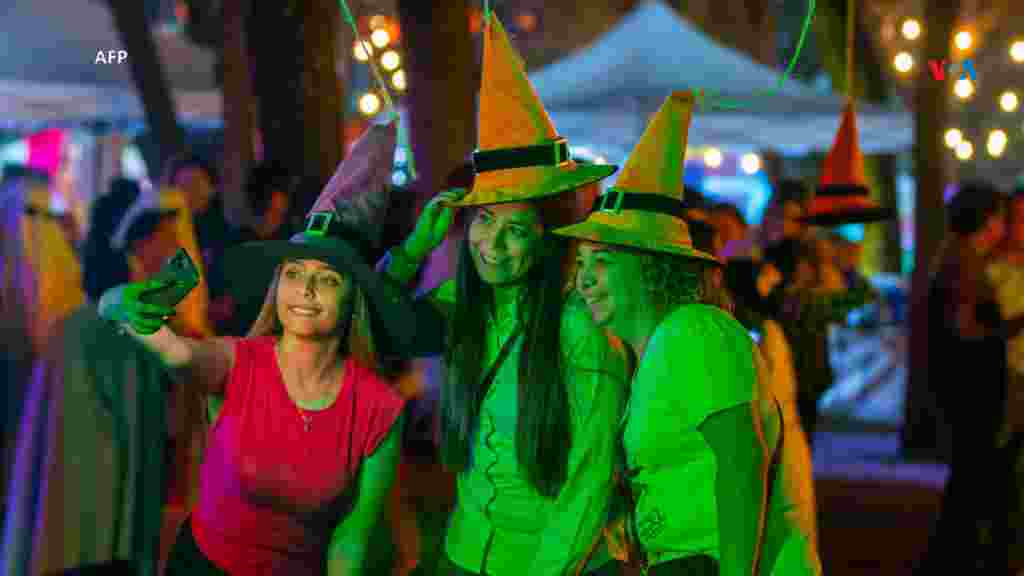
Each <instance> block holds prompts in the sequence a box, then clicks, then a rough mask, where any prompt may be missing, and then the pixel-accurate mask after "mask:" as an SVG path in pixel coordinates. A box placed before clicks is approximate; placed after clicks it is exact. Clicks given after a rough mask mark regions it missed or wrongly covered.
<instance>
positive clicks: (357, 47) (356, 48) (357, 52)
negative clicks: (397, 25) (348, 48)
mask: <svg viewBox="0 0 1024 576" xmlns="http://www.w3.org/2000/svg"><path fill="white" fill-rule="evenodd" d="M372 53H373V47H372V46H370V43H369V42H366V41H363V42H360V41H358V40H356V41H355V42H354V43H353V44H352V55H353V56H355V57H356V60H359V61H360V62H366V61H367V60H369V59H370V54H372Z"/></svg>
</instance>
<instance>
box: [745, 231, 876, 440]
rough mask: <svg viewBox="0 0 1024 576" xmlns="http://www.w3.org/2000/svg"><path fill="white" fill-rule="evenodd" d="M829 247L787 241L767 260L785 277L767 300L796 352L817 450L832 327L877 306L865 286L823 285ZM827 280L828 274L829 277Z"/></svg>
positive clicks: (804, 411)
mask: <svg viewBox="0 0 1024 576" xmlns="http://www.w3.org/2000/svg"><path fill="white" fill-rule="evenodd" d="M827 252H828V248H822V245H821V244H820V243H819V242H817V241H815V240H808V239H799V240H798V239H795V238H789V239H786V240H782V241H781V242H779V243H777V244H775V245H773V246H772V247H770V248H769V249H768V250H766V253H765V258H766V260H767V261H768V262H771V263H772V264H773V265H774V266H775V268H777V269H778V270H779V272H780V273H781V274H782V278H783V281H782V284H781V285H780V286H779V287H777V288H776V289H775V291H774V292H773V293H772V294H771V295H769V298H768V300H769V304H768V306H769V309H771V310H772V311H773V317H774V318H775V320H777V321H778V322H779V324H780V325H781V326H782V329H783V331H784V332H785V335H786V339H787V340H788V341H789V343H790V346H791V350H792V352H793V367H794V369H795V371H796V381H797V407H798V411H799V413H800V424H801V427H802V428H803V429H804V431H805V432H806V433H807V436H808V439H809V441H810V442H811V444H812V445H813V443H814V432H815V429H816V427H817V422H818V401H819V400H820V399H821V397H822V396H823V395H824V394H825V391H826V390H828V389H829V388H831V387H832V384H833V383H834V379H835V378H834V373H833V369H832V362H831V359H830V356H829V347H828V327H829V325H830V324H839V323H844V322H845V321H846V318H847V315H848V314H849V313H850V312H851V311H852V310H855V309H857V308H860V307H862V306H864V305H866V304H868V303H870V302H872V301H873V299H874V297H875V294H874V292H873V290H872V289H871V287H870V286H869V285H867V284H864V285H861V286H854V287H851V288H850V289H847V288H846V287H845V286H843V285H842V284H840V285H836V274H832V275H831V277H832V278H833V280H832V282H831V283H829V284H825V283H823V282H822V276H823V274H822V270H829V269H831V270H833V272H834V264H832V265H831V266H832V268H829V267H828V266H822V261H821V259H820V256H821V254H823V253H826V254H827ZM826 276H827V274H826Z"/></svg>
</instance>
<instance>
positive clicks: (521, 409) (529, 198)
mask: <svg viewBox="0 0 1024 576" xmlns="http://www.w3.org/2000/svg"><path fill="white" fill-rule="evenodd" d="M509 95H517V96H518V97H520V98H521V100H515V99H512V98H510V96H509ZM478 126H479V138H480V150H478V151H477V152H476V153H474V158H473V163H474V172H475V180H474V185H473V188H472V190H471V191H470V192H469V193H468V194H463V193H462V192H460V191H452V192H445V193H442V194H440V195H439V196H438V197H437V198H435V199H434V200H432V201H431V202H430V203H429V204H428V205H427V206H426V207H425V208H424V210H423V212H422V214H421V215H420V218H419V221H418V222H417V225H416V229H415V230H414V232H413V234H412V235H411V236H410V237H409V238H408V239H407V240H406V241H405V242H404V243H403V244H402V246H401V247H400V248H398V249H395V250H392V251H391V253H390V254H389V262H388V264H387V267H386V272H387V273H388V274H389V275H390V276H392V277H393V278H395V279H396V280H398V281H400V282H407V281H408V280H410V279H411V278H412V277H413V276H414V274H415V272H416V270H417V269H418V267H419V265H420V263H422V262H423V260H424V259H425V258H426V257H427V255H428V254H429V253H430V252H431V251H432V250H433V249H434V248H436V247H437V246H438V245H439V244H440V243H441V241H442V240H443V239H444V237H445V236H446V234H447V231H448V226H449V224H450V223H451V220H452V212H451V210H452V208H453V207H467V208H469V210H468V212H469V214H467V215H466V236H465V241H463V242H462V245H461V247H460V250H459V259H458V265H457V270H456V277H455V278H454V280H449V281H446V282H444V283H443V284H441V286H439V287H438V288H437V289H435V290H434V291H433V292H431V293H430V295H429V297H430V298H432V299H434V300H435V301H436V302H437V303H438V304H439V305H440V307H441V308H442V309H443V310H445V311H447V312H448V317H449V319H450V330H449V338H448V341H447V343H446V350H447V351H446V354H445V360H446V362H447V366H448V370H447V377H446V378H445V381H444V383H443V384H442V394H441V415H442V418H441V420H442V456H443V459H444V461H445V463H446V464H447V465H448V466H450V467H452V468H454V469H455V470H457V471H458V472H459V475H458V488H457V490H458V500H457V504H456V508H455V511H454V513H453V515H452V518H451V521H450V525H449V528H448V534H447V542H446V555H447V558H448V560H449V561H450V563H451V564H452V572H453V573H454V574H487V575H490V576H506V575H508V576H521V575H524V574H527V575H530V576H561V575H563V574H575V573H576V570H577V564H581V563H582V560H583V558H584V557H585V555H586V553H587V551H588V549H589V548H590V546H591V544H592V543H593V542H594V540H595V539H596V538H597V537H598V536H599V535H600V533H601V528H602V526H603V525H604V523H605V521H606V519H607V515H608V506H609V502H610V497H611V492H612V472H613V468H614V464H613V463H614V455H615V438H616V431H617V424H618V421H619V418H620V417H621V413H622V404H623V397H624V388H625V355H624V351H623V349H622V348H621V346H619V347H617V348H616V347H615V346H613V343H612V341H611V340H609V338H608V337H607V336H606V334H605V333H604V332H603V331H601V330H599V329H598V328H597V327H596V326H595V325H594V323H593V321H592V320H591V318H590V316H589V314H587V312H586V310H585V309H582V308H580V307H578V306H572V305H567V304H566V297H565V296H566V295H565V287H566V286H567V285H568V283H569V282H568V280H569V276H568V264H569V257H570V250H569V248H568V247H567V246H566V244H565V243H564V242H562V241H560V240H559V239H558V238H555V237H553V236H552V235H551V234H550V230H552V229H553V228H554V227H557V226H560V225H564V224H568V223H570V222H571V221H572V217H573V214H572V210H571V208H569V207H568V206H571V205H573V204H575V199H574V198H573V197H572V196H571V195H570V194H568V193H569V192H571V191H572V190H574V189H575V188H577V187H579V186H582V185H584V184H588V183H592V182H596V181H598V180H600V179H602V178H605V177H607V176H608V175H610V174H611V173H612V172H613V171H614V168H613V167H610V166H593V165H578V164H575V163H574V162H572V161H571V160H570V159H569V156H568V144H567V143H566V141H565V140H564V139H562V138H558V136H557V133H556V132H555V130H554V127H553V126H552V125H551V123H550V120H548V118H547V114H546V113H545V112H544V110H543V108H542V107H541V104H540V101H539V100H537V99H536V96H535V95H534V93H533V89H532V87H531V86H530V85H529V82H528V80H527V79H526V75H525V73H524V72H523V70H522V66H521V64H520V63H519V60H518V57H517V56H516V55H515V54H514V52H513V50H512V48H511V45H510V44H509V42H508V38H507V37H506V35H505V32H504V30H503V29H502V28H501V25H500V23H498V21H497V19H496V18H494V17H493V16H492V17H491V18H490V19H489V21H488V22H487V28H486V30H485V36H484V64H483V77H482V87H481V90H480V121H479V124H478ZM567 205H568V206H567ZM597 564H598V563H595V565H594V567H598V566H597Z"/></svg>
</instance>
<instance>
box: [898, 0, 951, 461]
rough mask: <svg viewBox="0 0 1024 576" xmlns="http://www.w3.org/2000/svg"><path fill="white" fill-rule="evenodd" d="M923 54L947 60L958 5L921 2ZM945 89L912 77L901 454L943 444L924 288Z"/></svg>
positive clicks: (933, 243)
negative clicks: (912, 180) (910, 264)
mask: <svg viewBox="0 0 1024 576" xmlns="http://www.w3.org/2000/svg"><path fill="white" fill-rule="evenodd" d="M923 6H924V26H925V30H927V31H928V33H927V34H926V35H925V38H924V42H925V45H924V51H923V52H924V53H925V54H928V55H929V57H930V58H935V59H941V58H947V59H948V57H949V39H950V38H951V37H952V34H953V26H954V24H955V22H956V17H957V14H958V13H959V11H960V3H959V2H958V1H950V2H925V3H924V4H923ZM946 90H948V87H947V85H946V84H945V83H943V82H935V81H933V80H931V77H930V76H929V75H928V74H924V73H921V74H918V75H917V76H916V90H915V95H914V127H915V134H914V142H916V143H917V146H916V147H915V148H914V174H915V176H916V179H917V186H916V192H915V197H914V271H913V276H912V278H911V290H910V363H909V364H910V365H909V369H908V371H907V396H906V405H905V410H904V427H903V448H904V450H905V451H906V452H907V453H912V454H920V455H922V456H935V455H937V452H936V449H937V448H939V449H944V448H945V443H946V439H944V438H943V437H942V436H941V434H942V433H943V432H944V428H945V427H943V426H939V425H938V418H939V413H938V412H937V410H936V405H935V398H934V395H933V392H932V390H931V386H930V383H931V381H930V376H929V374H928V328H929V318H928V285H929V273H930V269H931V264H932V261H933V260H934V258H935V255H936V251H937V249H938V246H939V243H940V242H941V240H942V235H943V233H944V230H945V222H944V215H943V203H942V194H943V190H944V188H945V186H946V183H947V181H948V174H949V170H948V163H947V156H946V154H947V150H946V148H945V145H944V142H943V129H944V127H945V126H946V118H947V115H948V113H949V103H948V94H947V92H946ZM938 454H941V452H939V453H938Z"/></svg>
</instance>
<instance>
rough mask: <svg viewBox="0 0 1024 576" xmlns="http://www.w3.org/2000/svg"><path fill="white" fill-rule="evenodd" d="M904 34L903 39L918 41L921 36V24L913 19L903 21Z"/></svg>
mask: <svg viewBox="0 0 1024 576" xmlns="http://www.w3.org/2000/svg"><path fill="white" fill-rule="evenodd" d="M902 32H903V37H904V38H906V39H907V40H917V37H918V36H920V35H921V23H920V22H918V21H917V20H914V19H913V18H907V19H906V20H904V21H903V27H902Z"/></svg>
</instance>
